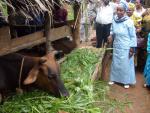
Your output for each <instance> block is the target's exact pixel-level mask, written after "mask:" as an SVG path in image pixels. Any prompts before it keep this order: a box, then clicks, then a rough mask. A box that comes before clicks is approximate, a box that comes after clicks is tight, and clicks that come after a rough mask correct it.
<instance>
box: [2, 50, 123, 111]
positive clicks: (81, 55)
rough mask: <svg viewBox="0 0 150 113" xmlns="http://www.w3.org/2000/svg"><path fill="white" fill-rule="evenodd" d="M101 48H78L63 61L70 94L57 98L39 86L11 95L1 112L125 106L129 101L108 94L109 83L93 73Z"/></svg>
mask: <svg viewBox="0 0 150 113" xmlns="http://www.w3.org/2000/svg"><path fill="white" fill-rule="evenodd" d="M102 56H103V51H102V50H100V49H98V50H97V49H94V50H93V49H76V50H74V51H73V52H72V53H71V54H69V55H68V56H67V59H66V61H65V62H64V63H63V64H62V65H61V73H62V77H63V80H64V82H65V86H66V87H67V89H68V90H69V92H70V96H69V97H68V98H67V99H65V98H61V99H59V98H55V97H52V96H51V95H49V94H48V93H46V92H42V91H39V90H35V91H34V92H28V93H24V94H23V95H15V96H13V97H9V98H8V99H7V101H6V102H5V103H4V105H3V106H0V113H1V112H2V113H58V111H59V110H63V111H66V112H69V113H113V111H114V109H115V108H119V107H120V108H123V106H124V105H126V103H121V102H118V101H116V100H111V99H109V98H108V97H107V91H109V87H108V86H107V84H106V83H105V82H103V81H97V82H94V83H93V82H92V81H91V80H90V77H91V76H90V75H91V74H92V73H93V71H94V69H95V64H96V63H97V62H98V59H99V57H102Z"/></svg>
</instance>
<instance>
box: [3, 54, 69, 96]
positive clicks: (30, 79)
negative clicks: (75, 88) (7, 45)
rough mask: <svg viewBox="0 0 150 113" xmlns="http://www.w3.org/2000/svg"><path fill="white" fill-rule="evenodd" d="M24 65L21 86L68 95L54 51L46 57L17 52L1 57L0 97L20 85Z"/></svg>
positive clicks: (57, 94)
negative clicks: (24, 54)
mask: <svg viewBox="0 0 150 113" xmlns="http://www.w3.org/2000/svg"><path fill="white" fill-rule="evenodd" d="M23 58H24V63H23V65H22V66H23V67H22V74H21V76H20V78H21V88H23V89H24V88H26V89H27V88H29V89H30V87H31V86H33V87H35V86H36V87H38V88H41V89H44V90H47V91H49V92H50V93H52V94H54V95H55V96H56V97H60V96H68V95H69V93H68V91H67V90H66V88H65V86H64V84H63V82H62V81H61V79H60V70H59V65H58V64H57V62H56V60H55V55H54V53H53V52H51V53H49V54H48V55H46V56H44V57H29V56H23V55H20V54H17V53H13V54H9V55H5V56H2V57H0V97H1V96H4V93H5V91H8V90H10V91H15V89H16V88H17V87H19V73H20V69H21V62H22V59H23Z"/></svg>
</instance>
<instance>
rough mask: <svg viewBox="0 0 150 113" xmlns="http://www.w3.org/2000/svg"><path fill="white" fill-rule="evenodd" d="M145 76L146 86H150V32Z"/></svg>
mask: <svg viewBox="0 0 150 113" xmlns="http://www.w3.org/2000/svg"><path fill="white" fill-rule="evenodd" d="M144 78H145V84H144V87H150V33H149V34H148V40H147V60H146V65H145V68H144Z"/></svg>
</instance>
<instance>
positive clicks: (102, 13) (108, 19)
mask: <svg viewBox="0 0 150 113" xmlns="http://www.w3.org/2000/svg"><path fill="white" fill-rule="evenodd" d="M96 13H97V14H96V41H97V42H96V47H97V48H101V47H102V45H103V44H104V43H106V42H107V37H108V36H109V34H110V27H111V23H112V19H113V9H112V6H111V5H110V4H109V0H102V4H101V6H100V7H98V8H97V9H96Z"/></svg>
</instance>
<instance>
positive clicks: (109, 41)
mask: <svg viewBox="0 0 150 113" xmlns="http://www.w3.org/2000/svg"><path fill="white" fill-rule="evenodd" d="M112 41H113V37H112V35H109V37H107V42H108V43H111V42H112Z"/></svg>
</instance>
